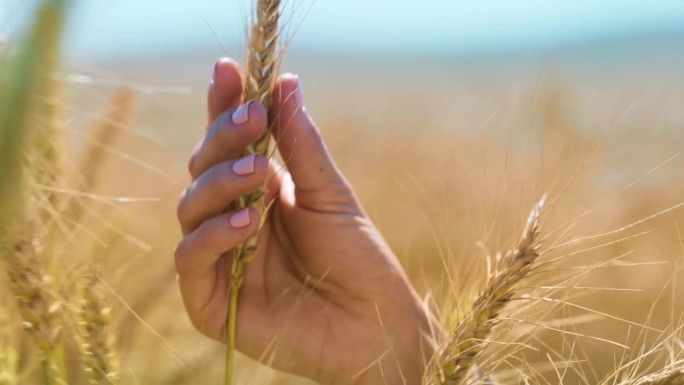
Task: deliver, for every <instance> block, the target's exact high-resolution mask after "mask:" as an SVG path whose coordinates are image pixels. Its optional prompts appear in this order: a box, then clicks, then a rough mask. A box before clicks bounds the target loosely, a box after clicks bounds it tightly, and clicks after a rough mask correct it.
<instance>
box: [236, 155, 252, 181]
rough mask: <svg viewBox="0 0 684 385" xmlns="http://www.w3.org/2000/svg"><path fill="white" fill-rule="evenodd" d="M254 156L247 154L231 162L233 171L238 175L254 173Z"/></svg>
mask: <svg viewBox="0 0 684 385" xmlns="http://www.w3.org/2000/svg"><path fill="white" fill-rule="evenodd" d="M256 157H257V155H256V154H251V155H247V156H246V157H244V158H242V159H240V160H238V161H237V162H235V163H233V172H235V173H236V174H237V175H240V176H245V175H250V174H254V170H256V167H255V163H256Z"/></svg>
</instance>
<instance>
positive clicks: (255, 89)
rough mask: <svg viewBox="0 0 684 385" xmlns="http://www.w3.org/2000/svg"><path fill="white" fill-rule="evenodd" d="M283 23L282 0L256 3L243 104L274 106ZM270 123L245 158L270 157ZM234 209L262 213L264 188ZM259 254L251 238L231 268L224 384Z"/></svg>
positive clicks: (230, 369)
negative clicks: (246, 281) (250, 269)
mask: <svg viewBox="0 0 684 385" xmlns="http://www.w3.org/2000/svg"><path fill="white" fill-rule="evenodd" d="M279 20H280V0H257V2H256V15H255V19H254V22H253V23H252V28H251V33H250V37H249V48H248V51H247V73H246V76H245V78H246V79H245V88H244V95H243V101H248V100H257V101H260V102H261V103H263V105H264V107H266V110H267V111H268V110H269V109H270V106H271V92H272V90H273V85H274V83H275V80H276V76H277V69H278V64H279V60H278V52H277V50H278V37H279V30H278V28H279ZM270 131H271V123H270V122H269V124H268V129H267V130H266V132H265V133H264V135H263V136H261V138H259V139H258V140H257V141H256V142H255V143H254V144H252V145H250V146H248V147H247V148H246V149H245V151H244V154H243V155H245V156H246V155H249V154H253V153H258V154H261V155H268V151H269V147H270V136H271V132H270ZM230 207H231V209H232V210H238V209H241V208H245V207H256V208H257V209H259V210H261V211H263V208H264V187H262V188H261V189H259V190H258V191H256V192H253V193H250V194H247V195H245V196H242V197H240V198H238V199H236V200H235V201H234V202H232V203H231V205H230ZM256 251H257V237H256V235H254V236H251V237H249V238H248V239H247V240H246V241H245V242H244V243H243V244H241V245H239V246H238V247H237V248H235V251H234V254H233V262H232V266H231V285H230V293H229V303H228V317H227V320H226V322H227V324H226V370H225V383H226V384H231V383H232V381H233V376H234V367H233V365H234V363H233V361H234V353H235V327H236V316H237V301H238V294H239V291H240V287H241V286H242V279H243V272H244V266H245V264H246V263H248V262H249V260H250V259H251V258H253V256H254V255H255V254H256Z"/></svg>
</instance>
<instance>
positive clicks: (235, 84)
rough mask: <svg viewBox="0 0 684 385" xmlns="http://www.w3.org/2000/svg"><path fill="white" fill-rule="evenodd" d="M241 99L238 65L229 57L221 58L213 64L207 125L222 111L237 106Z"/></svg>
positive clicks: (240, 80) (240, 78) (240, 76)
mask: <svg viewBox="0 0 684 385" xmlns="http://www.w3.org/2000/svg"><path fill="white" fill-rule="evenodd" d="M241 101H242V75H240V67H239V66H238V64H237V63H236V62H235V61H233V60H232V59H230V58H221V59H219V60H218V61H217V62H216V64H215V65H214V73H213V75H212V80H211V84H209V92H208V95H207V109H208V115H209V122H208V123H207V127H209V126H211V124H212V123H213V122H214V121H215V120H216V118H218V116H219V115H221V113H222V112H224V111H226V110H228V109H230V108H235V107H237V105H238V104H240V102H241Z"/></svg>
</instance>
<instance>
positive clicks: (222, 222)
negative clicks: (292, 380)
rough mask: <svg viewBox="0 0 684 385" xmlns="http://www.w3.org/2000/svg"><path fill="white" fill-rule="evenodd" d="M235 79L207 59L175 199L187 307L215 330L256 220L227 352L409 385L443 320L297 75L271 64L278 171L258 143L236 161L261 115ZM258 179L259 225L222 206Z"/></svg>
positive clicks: (343, 379) (228, 64)
mask: <svg viewBox="0 0 684 385" xmlns="http://www.w3.org/2000/svg"><path fill="white" fill-rule="evenodd" d="M241 80H242V79H241V77H240V73H239V69H238V67H237V65H236V64H235V63H234V62H232V61H230V60H228V59H222V60H220V61H219V62H218V63H217V65H216V68H215V71H214V75H213V81H212V84H211V85H210V87H209V99H208V104H209V122H210V124H209V127H208V129H207V133H206V135H205V136H204V139H203V140H202V141H201V142H200V143H199V145H198V146H197V149H196V150H195V152H194V154H193V155H192V157H191V159H190V166H189V169H190V175H191V177H192V183H191V184H190V186H189V187H188V188H187V189H186V190H185V191H184V193H183V194H182V196H181V199H180V202H179V204H178V218H179V221H180V225H181V228H182V231H183V235H184V238H183V240H182V241H181V242H180V244H179V245H178V248H177V250H176V255H175V261H176V268H177V270H178V274H179V279H178V282H179V285H180V290H181V294H182V296H183V300H184V303H185V307H186V310H187V312H188V314H189V316H190V319H191V320H192V322H193V324H194V325H195V326H196V327H197V328H198V329H199V330H200V331H201V332H202V333H204V334H206V335H207V336H209V337H211V338H213V339H216V340H218V341H221V342H223V341H224V337H225V323H226V316H227V306H228V296H227V293H228V290H229V286H230V266H231V258H232V253H231V250H232V249H233V248H234V247H236V246H237V245H238V244H240V243H241V242H242V241H244V240H245V239H246V238H247V237H248V236H249V235H250V234H254V233H255V232H258V239H259V243H258V244H259V249H258V252H257V255H256V256H255V258H254V260H253V261H252V262H251V263H250V264H249V265H248V266H247V267H246V270H245V279H244V284H243V286H242V289H241V291H240V297H239V301H238V310H237V315H238V316H237V337H236V346H237V348H238V350H240V351H241V352H243V353H245V354H246V355H248V356H250V357H252V358H254V359H258V360H261V361H262V362H265V363H268V364H269V365H271V366H273V367H275V368H276V369H279V370H283V371H287V372H291V373H295V374H299V375H302V376H306V377H309V378H311V379H313V380H316V381H319V382H321V383H325V384H383V383H386V384H402V383H405V384H419V383H420V379H421V376H422V373H423V371H424V368H425V366H426V363H427V361H428V360H429V359H430V357H431V356H432V353H433V351H434V345H435V341H436V337H435V336H436V335H438V333H441V331H440V330H439V326H438V325H437V323H436V322H435V321H434V320H433V318H432V316H431V315H430V314H429V313H428V311H427V310H426V308H425V307H424V306H423V305H422V303H421V300H420V298H419V297H418V296H417V294H416V292H415V290H414V289H413V287H412V286H411V284H410V283H409V281H408V279H407V277H406V274H405V273H404V271H403V269H402V267H401V265H400V264H399V262H398V261H397V258H396V257H395V256H394V254H393V253H392V251H391V250H390V248H389V247H388V246H387V244H386V243H385V241H384V239H383V237H382V236H381V235H380V233H379V232H378V230H377V229H376V228H375V227H374V225H373V224H372V223H371V221H370V220H369V219H368V216H367V215H366V214H365V213H364V211H363V209H362V208H361V205H360V204H359V202H358V200H357V199H356V197H355V195H354V192H353V190H352V188H351V187H350V185H349V184H348V183H347V181H346V180H345V179H344V177H343V176H342V175H341V173H340V171H339V170H338V169H337V167H336V166H335V164H334V163H333V161H332V159H331V157H330V154H329V153H328V151H327V149H326V147H325V145H324V143H323V140H322V138H321V136H320V133H319V131H318V129H317V128H316V126H315V124H314V123H313V121H312V119H311V118H310V116H309V115H308V113H307V112H306V110H305V108H304V107H303V104H302V100H303V96H302V90H301V86H300V85H299V81H298V79H297V78H296V77H295V76H292V75H285V76H282V77H281V78H280V79H278V81H277V83H276V86H275V90H274V92H273V97H272V105H273V108H272V111H271V119H272V120H273V121H274V122H275V125H274V128H273V138H274V140H275V141H276V143H277V148H278V151H279V152H280V154H281V157H282V159H284V162H285V166H286V170H285V169H282V168H280V167H279V166H277V165H276V164H275V163H269V161H268V160H267V159H266V158H265V157H263V156H260V155H256V156H248V157H246V158H243V159H236V158H238V157H239V156H240V155H241V153H242V150H243V149H244V147H246V146H247V145H248V144H250V143H252V142H254V141H256V140H257V138H259V136H260V135H261V134H262V133H263V132H265V129H266V125H267V114H266V111H265V109H264V107H263V106H262V105H261V104H260V103H258V102H249V103H247V104H245V105H242V106H238V105H237V104H238V103H239V101H240V98H241V94H242V81H241ZM264 183H266V186H267V194H266V202H267V204H270V206H269V207H270V209H269V211H268V214H267V216H266V220H265V221H264V223H263V224H262V225H261V226H260V221H261V218H260V215H259V213H258V211H257V210H254V209H246V210H242V211H238V212H226V211H225V209H226V207H228V205H229V203H230V202H231V201H232V200H233V199H234V198H236V197H238V196H240V195H242V194H245V193H248V192H250V191H254V190H256V189H258V188H259V186H261V185H263V184H264Z"/></svg>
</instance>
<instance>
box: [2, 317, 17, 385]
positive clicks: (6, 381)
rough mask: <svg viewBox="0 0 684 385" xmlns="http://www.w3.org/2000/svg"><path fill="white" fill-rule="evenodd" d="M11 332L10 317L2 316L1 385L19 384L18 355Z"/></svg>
mask: <svg viewBox="0 0 684 385" xmlns="http://www.w3.org/2000/svg"><path fill="white" fill-rule="evenodd" d="M10 332H11V329H10V325H9V316H8V315H7V314H5V313H3V314H0V385H14V384H16V383H17V378H16V374H17V354H16V351H15V347H14V344H13V342H14V341H13V340H12V338H10Z"/></svg>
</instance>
